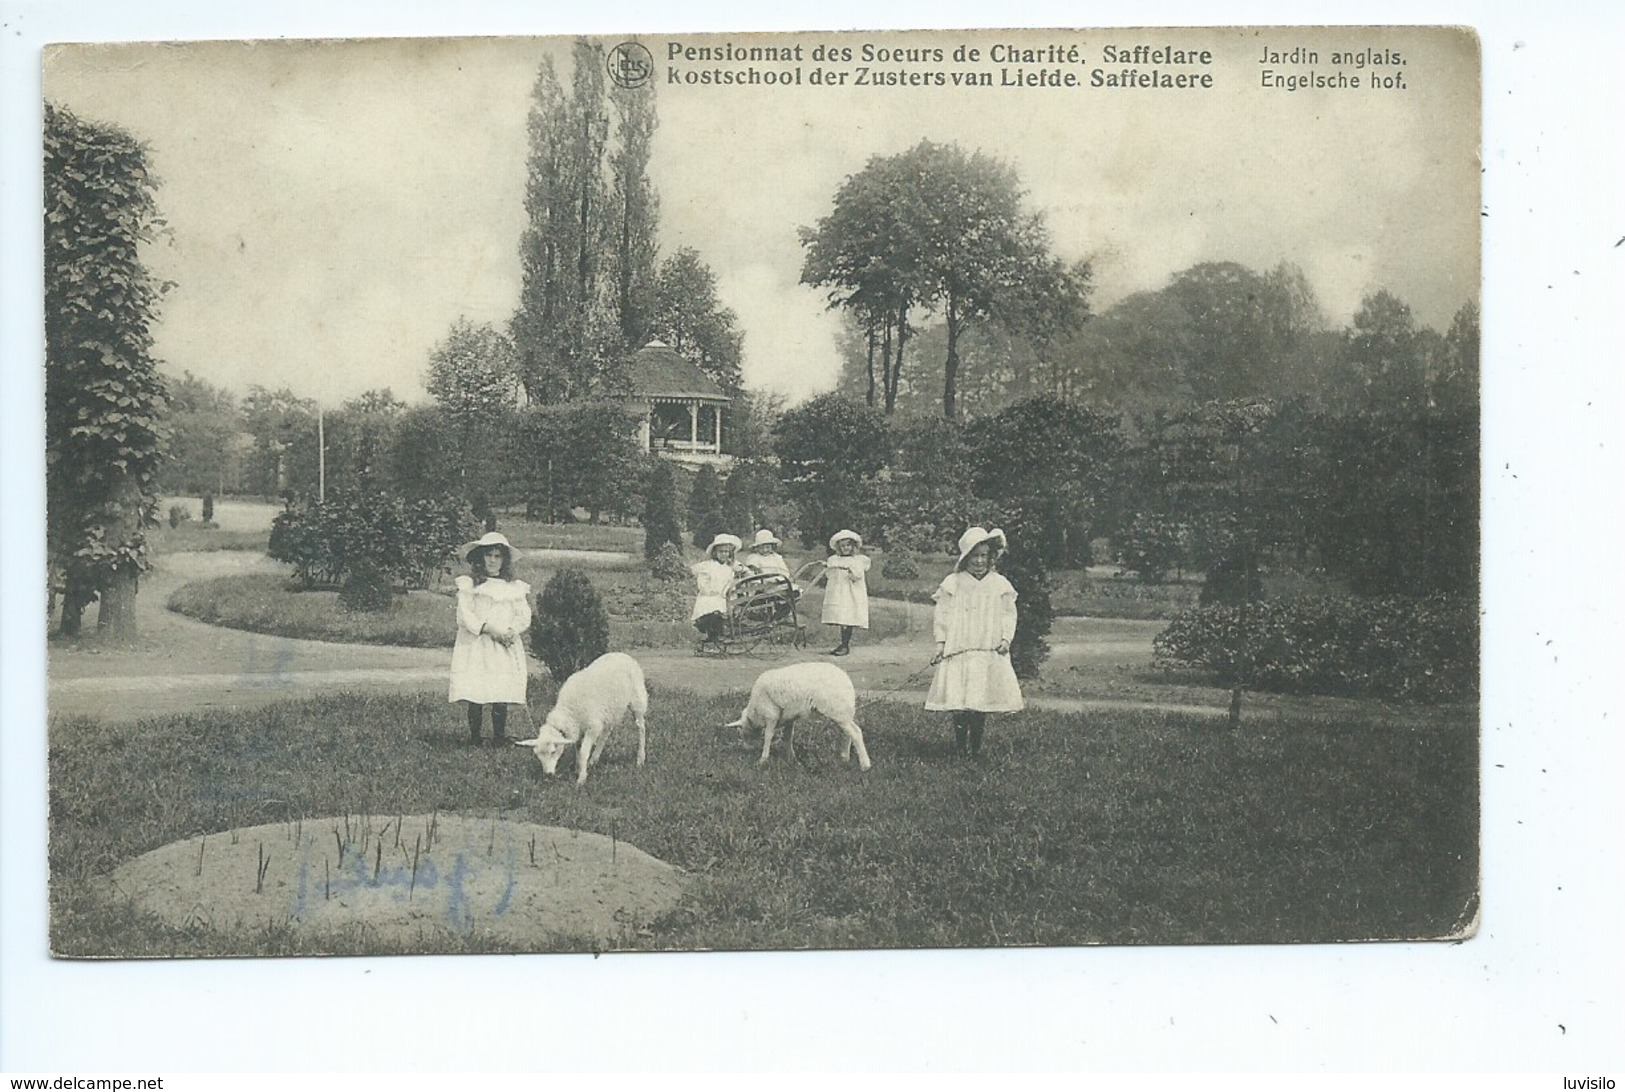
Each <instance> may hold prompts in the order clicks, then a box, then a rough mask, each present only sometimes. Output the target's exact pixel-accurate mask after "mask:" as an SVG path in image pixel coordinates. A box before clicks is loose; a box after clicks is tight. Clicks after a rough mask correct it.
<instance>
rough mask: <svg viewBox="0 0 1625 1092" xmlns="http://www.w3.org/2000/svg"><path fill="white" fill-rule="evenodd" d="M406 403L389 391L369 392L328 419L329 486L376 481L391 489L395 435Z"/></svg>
mask: <svg viewBox="0 0 1625 1092" xmlns="http://www.w3.org/2000/svg"><path fill="white" fill-rule="evenodd" d="M405 412H406V403H405V402H402V401H401V400H400V399H398V398H396V397H395V395H394V394H393V393H391V391H390V390H389V388H387V387H386V388H384V389H382V390H370V391H365V392H363V393H362V394H360V395H357V396H356V397H355V398H352V399H350V400H349V401H347V402H345V403H344V404H343V405H342V406H340V407H339V408H338V410H337V412H334V413H330V414H328V415H327V420H326V438H327V481H328V484H329V486H346V485H352V486H353V485H358V484H360V483H361V482H363V481H374V482H378V483H380V484H384V485H386V486H388V487H390V488H399V487H400V486H399V483H397V482H395V481H393V479H391V478H390V476H389V470H390V456H391V452H392V451H393V450H394V447H395V433H396V429H397V427H398V425H399V424H400V421H401V417H402V415H403V414H404V413H405Z"/></svg>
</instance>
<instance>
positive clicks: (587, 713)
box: [515, 652, 649, 785]
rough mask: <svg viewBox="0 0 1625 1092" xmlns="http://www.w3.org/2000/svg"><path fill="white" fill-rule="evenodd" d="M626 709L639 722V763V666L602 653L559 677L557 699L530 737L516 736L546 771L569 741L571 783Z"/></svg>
mask: <svg viewBox="0 0 1625 1092" xmlns="http://www.w3.org/2000/svg"><path fill="white" fill-rule="evenodd" d="M628 710H630V711H631V713H632V717H633V719H634V720H636V721H637V725H638V765H639V766H641V765H643V758H644V753H645V750H646V748H647V743H648V732H647V729H646V727H645V725H644V720H643V718H644V717H645V716H646V715H647V714H648V712H649V692H648V690H647V689H645V688H644V685H643V668H641V667H639V666H638V662H637V661H636V660H634V659H633V658H632V657H630V656H628V655H627V654H626V653H624V652H606V653H605V654H604V655H602V656H600V657H598V659H596V660H594V661H593V662H592V663H590V664H588V665H587V666H586V667H584V668H582V669H581V670H580V671H577V672H576V673H575V674H574V675H571V676H570V677H569V678H568V679H565V680H564V685H563V686H561V687H559V698H558V701H556V702H554V703H553V710H552V712H550V713H548V714H547V720H546V721H545V722H544V723H543V724H542V727H541V728H540V729H539V730H538V731H537V733H536V738H535V739H521V740H516V741H515V742H516V744H517V745H518V746H520V747H529V748H530V749H531V750H533V751H535V752H536V757H537V758H538V759H540V760H541V763H542V769H544V770H546V771H547V772H548V773H549V774H551V773H553V772H555V771H556V770H557V769H558V767H559V756H560V755H562V754H563V753H564V749H565V748H566V747H568V746H570V744H572V743H575V744H578V745H579V748H580V749H579V750H577V751H576V784H577V785H580V784H581V783H583V782H584V781H586V780H587V768H588V767H589V766H591V765H592V763H593V762H595V761H596V760H597V758H598V756H599V755H600V754H602V753H603V750H604V737H606V736H608V735H609V732H610V729H612V728H614V727H615V725H617V724H619V723H620V721H621V718H622V717H624V716H626V714H627V711H628Z"/></svg>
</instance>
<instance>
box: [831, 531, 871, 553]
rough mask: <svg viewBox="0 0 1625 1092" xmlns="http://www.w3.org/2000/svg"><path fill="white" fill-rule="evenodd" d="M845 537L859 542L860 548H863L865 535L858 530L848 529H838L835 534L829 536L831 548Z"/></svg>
mask: <svg viewBox="0 0 1625 1092" xmlns="http://www.w3.org/2000/svg"><path fill="white" fill-rule="evenodd" d="M843 538H849V539H851V540H852V541H853V542H855V543H857V545H858V549H860V550H861V549H863V536H862V535H860V534H858V533H857V532H856V531H848V530H840V531H836V532H835V533H834V534H833V535H831V536H829V548H830V549H831V550H833V549H835V544H836V543H838V542H840V541H841V539H843Z"/></svg>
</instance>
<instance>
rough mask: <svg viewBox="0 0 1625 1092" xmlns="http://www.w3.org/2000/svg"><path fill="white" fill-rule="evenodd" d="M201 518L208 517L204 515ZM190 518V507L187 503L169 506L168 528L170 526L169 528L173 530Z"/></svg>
mask: <svg viewBox="0 0 1625 1092" xmlns="http://www.w3.org/2000/svg"><path fill="white" fill-rule="evenodd" d="M203 518H204V519H208V518H209V517H208V516H204V517H203ZM191 519H192V509H191V508H190V507H189V506H188V505H185V504H172V505H170V506H169V528H170V530H174V529H175V528H177V527H179V526H180V525H181V524H183V523H188V522H190V521H191Z"/></svg>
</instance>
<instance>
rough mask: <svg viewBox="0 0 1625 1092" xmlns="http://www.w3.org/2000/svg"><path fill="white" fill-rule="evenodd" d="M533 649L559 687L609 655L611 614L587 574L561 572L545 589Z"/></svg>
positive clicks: (532, 637)
mask: <svg viewBox="0 0 1625 1092" xmlns="http://www.w3.org/2000/svg"><path fill="white" fill-rule="evenodd" d="M530 647H531V651H532V652H534V653H535V655H536V658H537V659H538V660H541V661H542V663H544V664H546V665H547V670H548V673H549V674H551V675H552V676H553V681H554V682H557V683H563V682H564V680H565V679H568V678H569V677H570V676H571V675H574V674H575V673H576V672H577V671H580V670H581V669H582V668H583V667H586V666H587V665H588V664H590V663H592V662H593V661H594V660H596V659H597V658H598V657H600V656H602V655H603V654H604V653H605V652H607V651H609V612H608V611H607V610H605V609H604V601H603V599H601V598H600V597H599V595H598V591H597V589H596V588H594V587H593V586H592V581H591V580H588V579H587V574H586V573H584V572H581V571H580V570H579V569H564V570H561V571H560V572H558V573H556V574H555V575H554V576H553V578H552V579H551V580H549V581H548V582H547V585H546V586H545V587H544V588H542V594H541V595H540V596H538V597H537V600H536V613H535V615H534V616H533V617H532V618H531V623H530Z"/></svg>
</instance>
